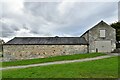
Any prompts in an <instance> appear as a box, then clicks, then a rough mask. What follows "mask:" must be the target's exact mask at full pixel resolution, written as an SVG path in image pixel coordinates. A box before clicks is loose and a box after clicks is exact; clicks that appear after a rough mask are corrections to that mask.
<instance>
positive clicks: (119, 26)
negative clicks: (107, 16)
mask: <svg viewBox="0 0 120 80" xmlns="http://www.w3.org/2000/svg"><path fill="white" fill-rule="evenodd" d="M111 26H112V27H113V28H115V29H116V40H117V41H120V22H115V23H112V24H111Z"/></svg>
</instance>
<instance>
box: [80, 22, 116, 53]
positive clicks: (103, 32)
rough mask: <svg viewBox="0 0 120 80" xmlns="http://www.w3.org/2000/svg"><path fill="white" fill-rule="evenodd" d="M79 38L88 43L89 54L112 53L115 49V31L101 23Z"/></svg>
mask: <svg viewBox="0 0 120 80" xmlns="http://www.w3.org/2000/svg"><path fill="white" fill-rule="evenodd" d="M81 37H84V38H85V39H86V40H87V41H88V44H89V46H88V48H89V49H88V50H89V52H112V51H113V50H114V49H116V30H115V29H114V28H112V27H111V26H110V25H108V24H107V23H105V22H104V21H101V22H100V23H98V24H97V25H95V26H94V27H92V28H91V29H89V30H88V31H86V32H85V33H84V34H83V35H82V36H81Z"/></svg>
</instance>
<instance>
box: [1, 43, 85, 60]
mask: <svg viewBox="0 0 120 80" xmlns="http://www.w3.org/2000/svg"><path fill="white" fill-rule="evenodd" d="M3 51H4V54H3V56H4V58H7V59H9V60H16V59H32V58H44V57H50V56H58V55H70V54H79V53H87V45H4V46H3Z"/></svg>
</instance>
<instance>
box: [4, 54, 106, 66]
mask: <svg viewBox="0 0 120 80" xmlns="http://www.w3.org/2000/svg"><path fill="white" fill-rule="evenodd" d="M102 55H105V54H103V53H90V54H74V55H64V56H55V57H49V58H39V59H30V60H19V61H11V62H2V67H7V66H18V65H28V64H37V63H45V62H53V61H62V60H74V59H83V58H91V57H97V56H102Z"/></svg>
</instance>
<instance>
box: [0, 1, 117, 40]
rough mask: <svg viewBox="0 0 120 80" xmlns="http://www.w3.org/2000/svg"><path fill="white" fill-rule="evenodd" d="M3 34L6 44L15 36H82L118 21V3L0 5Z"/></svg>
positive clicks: (19, 2) (12, 2)
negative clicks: (100, 26) (95, 26)
mask: <svg viewBox="0 0 120 80" xmlns="http://www.w3.org/2000/svg"><path fill="white" fill-rule="evenodd" d="M0 4H2V5H1V6H0V9H1V11H0V27H1V28H2V29H1V30H0V33H2V35H1V38H3V39H4V40H5V41H8V40H9V39H11V38H13V37H15V36H56V35H57V36H80V35H81V34H82V33H84V32H85V31H86V30H88V29H89V28H91V27H93V26H94V25H95V24H97V23H98V22H100V21H101V20H104V21H105V22H107V23H108V24H110V23H113V22H116V21H117V19H118V3H117V2H112V1H111V2H80V1H78V2H77V1H76V2H75V1H72V2H68V1H66V0H64V1H59V2H47V1H46V2H32V1H31V2H24V1H23V0H11V1H9V2H0Z"/></svg>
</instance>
